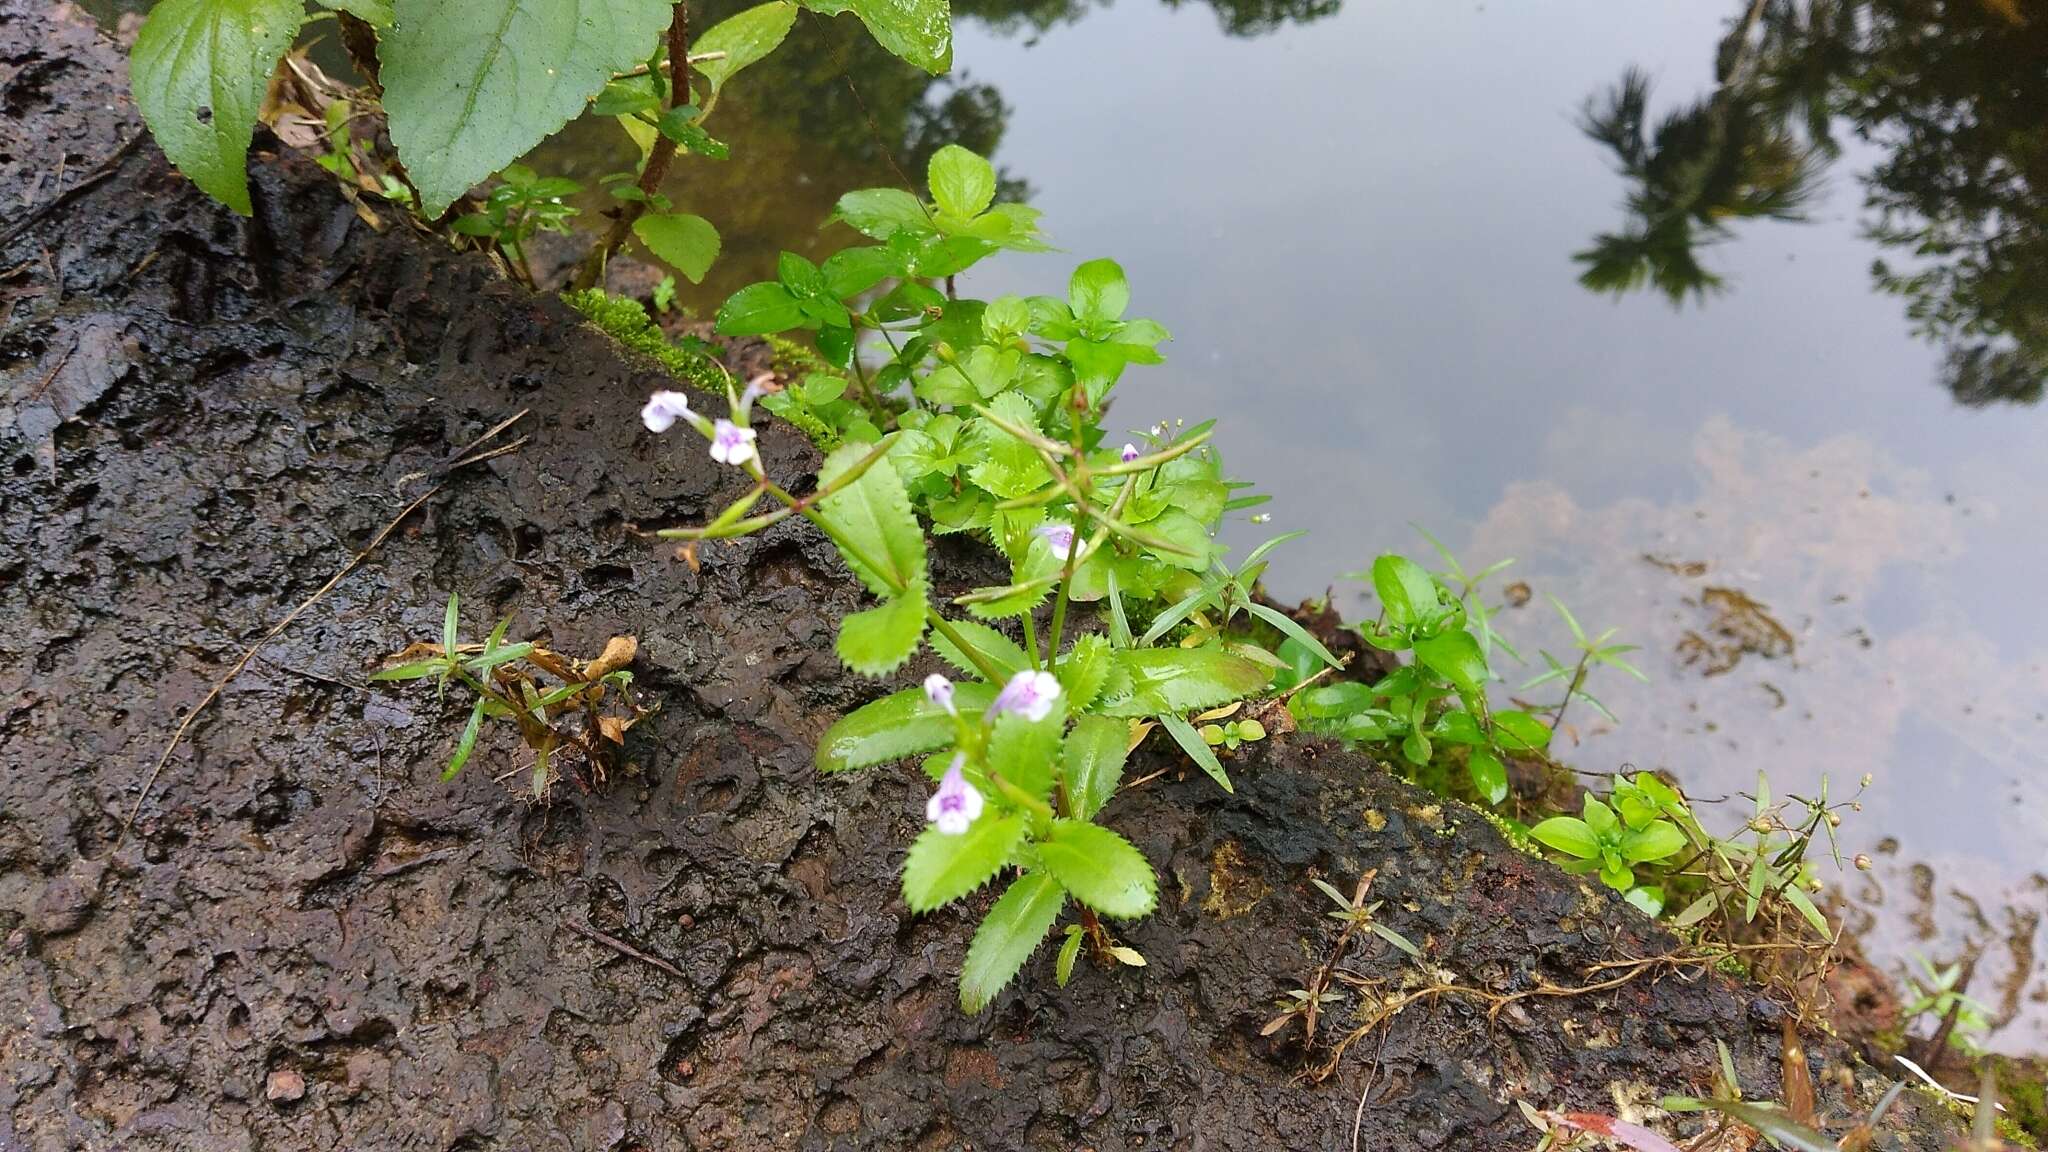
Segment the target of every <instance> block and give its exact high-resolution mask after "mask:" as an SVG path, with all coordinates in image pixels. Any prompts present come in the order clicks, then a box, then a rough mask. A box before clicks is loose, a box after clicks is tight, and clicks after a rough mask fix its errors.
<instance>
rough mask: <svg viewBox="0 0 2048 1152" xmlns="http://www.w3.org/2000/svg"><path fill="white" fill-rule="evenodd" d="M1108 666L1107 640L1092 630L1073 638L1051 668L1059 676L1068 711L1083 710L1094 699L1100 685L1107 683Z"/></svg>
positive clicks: (1098, 692)
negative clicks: (1069, 646)
mask: <svg viewBox="0 0 2048 1152" xmlns="http://www.w3.org/2000/svg"><path fill="white" fill-rule="evenodd" d="M1109 666H1110V649H1109V641H1107V640H1105V639H1103V638H1102V637H1101V636H1099V635H1096V634H1094V633H1090V634H1088V635H1086V636H1082V637H1080V638H1078V639H1076V640H1075V641H1074V646H1073V647H1072V648H1070V649H1068V650H1067V654H1066V656H1064V657H1062V658H1061V660H1060V662H1059V667H1057V668H1055V669H1054V670H1053V671H1054V673H1055V674H1056V675H1058V676H1059V678H1060V688H1061V689H1062V690H1064V691H1065V692H1066V696H1067V708H1068V709H1069V710H1070V711H1074V712H1086V711H1087V710H1088V707H1089V705H1091V704H1093V703H1095V698H1096V697H1098V696H1100V695H1101V694H1102V688H1103V685H1105V684H1107V683H1109Z"/></svg>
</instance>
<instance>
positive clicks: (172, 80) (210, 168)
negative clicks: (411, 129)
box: [129, 0, 482, 216]
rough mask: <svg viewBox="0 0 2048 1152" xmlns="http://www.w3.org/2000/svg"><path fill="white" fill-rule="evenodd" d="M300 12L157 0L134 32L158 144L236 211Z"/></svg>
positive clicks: (139, 75) (239, 1)
mask: <svg viewBox="0 0 2048 1152" xmlns="http://www.w3.org/2000/svg"><path fill="white" fill-rule="evenodd" d="M304 17H305V5H304V4H303V3H301V2H300V0H164V2H163V3H161V4H158V5H157V6H156V7H155V8H154V9H152V10H151V11H150V14H149V20H148V21H147V22H145V23H144V24H143V26H142V30H141V32H139V33H138V34H137V35H136V37H135V52H134V55H133V57H132V58H131V60H130V61H129V82H130V84H131V85H132V87H133V89H134V92H135V105H136V107H138V108H140V109H141V110H142V118H143V121H144V122H145V123H147V124H148V125H149V130H150V132H151V133H153V134H154V135H155V136H156V142H157V145H158V146H159V147H161V148H162V149H163V150H164V155H165V156H167V157H169V158H170V161H171V163H173V164H176V165H177V166H178V169H179V170H180V171H182V172H184V173H185V175H187V176H189V177H191V178H192V182H193V183H195V184H197V185H199V187H200V189H201V190H203V191H204V192H205V193H206V194H207V195H209V196H212V197H213V198H214V199H216V200H219V201H220V202H222V203H223V204H226V205H227V206H228V207H230V208H232V209H234V210H235V211H237V212H240V213H241V214H242V215H244V216H247V215H248V214H249V178H248V173H247V171H246V170H245V167H244V165H245V161H246V158H247V156H248V154H249V141H250V139H251V137H252V136H253V135H254V134H255V131H256V114H257V110H258V109H259V108H260V107H261V106H262V104H263V92H264V88H265V87H266V86H267V85H268V83H269V80H270V73H271V70H272V69H274V68H276V67H277V62H278V61H279V60H280V59H282V58H283V57H284V54H285V52H286V50H287V49H289V48H290V47H291V46H292V40H293V38H294V37H296V36H297V35H298V32H299V24H300V22H301V21H302V20H303V19H304ZM479 175H482V174H481V173H480V174H479Z"/></svg>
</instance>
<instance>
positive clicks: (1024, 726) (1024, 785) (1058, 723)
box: [988, 701, 1067, 800]
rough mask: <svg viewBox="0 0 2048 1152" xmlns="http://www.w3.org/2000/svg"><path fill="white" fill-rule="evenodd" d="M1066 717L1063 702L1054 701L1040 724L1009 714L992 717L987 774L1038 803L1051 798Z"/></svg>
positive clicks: (1036, 721)
mask: <svg viewBox="0 0 2048 1152" xmlns="http://www.w3.org/2000/svg"><path fill="white" fill-rule="evenodd" d="M1066 715H1067V713H1066V707H1065V701H1055V702H1054V704H1053V707H1052V711H1051V712H1050V713H1048V714H1047V715H1046V717H1045V719H1043V720H1027V719H1025V718H1024V717H1022V716H1019V715H1016V714H1013V713H1005V714H1003V715H1001V716H998V717H996V723H995V732H994V734H993V735H991V736H990V737H989V740H988V766H989V770H990V771H992V772H995V773H997V774H999V775H1000V776H1002V778H1003V779H1005V780H1007V781H1009V782H1010V783H1011V784H1014V785H1016V786H1017V787H1018V788H1019V789H1021V790H1023V791H1024V792H1026V793H1028V794H1030V795H1031V796H1034V797H1036V798H1038V799H1040V800H1044V799H1046V798H1047V797H1049V796H1051V795H1052V785H1053V780H1054V779H1055V778H1056V777H1057V775H1058V770H1059V764H1060V731H1061V729H1062V728H1064V727H1065V726H1066Z"/></svg>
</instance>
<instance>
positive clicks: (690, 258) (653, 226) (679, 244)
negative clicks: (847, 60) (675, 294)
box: [633, 5, 794, 284]
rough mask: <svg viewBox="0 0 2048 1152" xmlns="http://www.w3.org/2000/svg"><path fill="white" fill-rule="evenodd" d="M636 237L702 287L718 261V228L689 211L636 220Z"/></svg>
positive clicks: (634, 226) (686, 278)
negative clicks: (712, 263) (712, 266)
mask: <svg viewBox="0 0 2048 1152" xmlns="http://www.w3.org/2000/svg"><path fill="white" fill-rule="evenodd" d="M771 7H772V5H771ZM792 7H794V6H793V5H792ZM633 235H635V236H638V237H639V238H640V242H641V243H642V244H645V245H647V250H648V251H649V252H652V253H654V254H655V255H656V256H658V257H660V258H661V261H662V262H663V263H664V264H667V265H669V266H670V267H672V268H674V269H675V270H676V271H678V272H681V273H682V274H683V279H685V280H688V281H689V282H690V283H692V284H702V283H703V282H704V274H705V273H706V272H709V271H711V262H712V261H714V260H716V259H718V229H717V228H714V227H712V225H711V221H709V220H706V219H705V218H703V217H702V216H692V215H690V214H689V213H687V212H666V213H661V214H659V215H656V214H649V215H646V216H642V217H640V218H639V219H638V220H635V221H633Z"/></svg>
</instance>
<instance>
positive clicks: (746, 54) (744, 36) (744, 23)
mask: <svg viewBox="0 0 2048 1152" xmlns="http://www.w3.org/2000/svg"><path fill="white" fill-rule="evenodd" d="M796 10H797V6H796V5H795V4H794V3H791V2H790V0H775V2H774V3H770V4H761V5H757V6H756V7H753V8H749V9H747V10H746V11H744V12H741V13H738V14H737V15H733V16H728V17H726V18H725V19H723V20H721V21H719V22H718V23H717V24H716V25H714V26H713V27H712V29H711V31H709V32H706V33H705V34H704V35H702V36H700V37H698V38H697V42H696V43H695V44H692V45H690V55H692V56H710V55H712V54H714V53H719V52H722V53H724V54H725V55H724V57H723V58H722V59H716V60H699V61H697V62H696V63H695V64H694V65H693V67H694V68H695V69H696V72H697V75H699V76H701V77H703V78H704V82H705V83H707V84H709V85H710V86H711V91H712V92H714V93H716V92H717V91H718V90H719V89H720V88H723V87H725V82H726V81H727V80H730V79H732V78H733V74H734V73H736V72H738V71H739V70H740V69H742V68H745V67H747V66H749V65H751V64H756V63H759V62H760V61H761V60H762V59H763V58H764V57H766V56H767V55H768V54H769V53H770V52H773V51H775V48H776V45H778V44H781V43H782V38H783V37H785V36H787V35H789V29H790V27H791V26H792V25H794V24H795V23H796Z"/></svg>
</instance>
